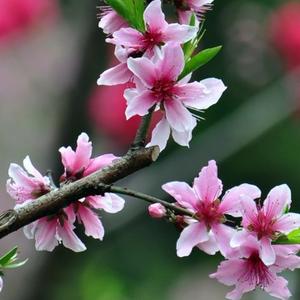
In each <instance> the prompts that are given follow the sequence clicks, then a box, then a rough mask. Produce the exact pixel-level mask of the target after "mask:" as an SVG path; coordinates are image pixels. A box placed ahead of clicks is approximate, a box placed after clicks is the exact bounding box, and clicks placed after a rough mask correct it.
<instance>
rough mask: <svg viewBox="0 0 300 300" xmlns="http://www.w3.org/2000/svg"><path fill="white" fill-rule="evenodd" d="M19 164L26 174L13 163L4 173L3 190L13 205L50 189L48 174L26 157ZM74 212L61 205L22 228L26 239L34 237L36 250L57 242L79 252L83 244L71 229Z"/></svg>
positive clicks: (48, 248)
mask: <svg viewBox="0 0 300 300" xmlns="http://www.w3.org/2000/svg"><path fill="white" fill-rule="evenodd" d="M23 165H24V168H25V170H26V171H27V172H28V174H27V173H26V172H25V171H24V170H23V169H22V168H21V167H20V166H18V165H17V164H11V165H10V167H9V170H8V174H9V176H10V177H11V179H9V180H8V181H7V191H8V193H9V194H10V196H11V197H12V198H13V199H15V200H16V203H17V205H16V208H18V207H20V206H23V205H25V204H26V203H28V202H30V201H34V199H36V198H38V197H40V196H42V195H44V194H47V193H49V192H50V190H51V186H50V181H49V178H48V177H43V176H42V175H41V173H40V172H39V171H38V170H37V169H36V168H35V167H34V166H33V165H32V163H31V161H30V158H29V157H28V156H27V157H26V158H25V159H24V161H23ZM74 222H75V214H74V212H73V211H72V209H70V208H65V209H63V210H61V211H60V212H59V213H57V214H55V215H53V216H49V217H44V218H41V219H39V220H38V221H35V222H33V223H31V224H30V225H27V226H25V227H24V233H25V235H26V237H27V238H29V239H33V238H35V241H36V243H35V246H36V249H37V250H47V251H52V250H53V249H54V248H55V247H56V246H57V245H58V244H59V242H62V243H63V245H64V246H65V247H67V248H70V249H72V250H73V251H76V252H78V251H83V250H85V249H86V248H85V246H84V245H83V243H82V242H81V241H80V240H79V238H78V237H77V236H76V235H75V233H74V232H73V229H74V225H73V223H74Z"/></svg>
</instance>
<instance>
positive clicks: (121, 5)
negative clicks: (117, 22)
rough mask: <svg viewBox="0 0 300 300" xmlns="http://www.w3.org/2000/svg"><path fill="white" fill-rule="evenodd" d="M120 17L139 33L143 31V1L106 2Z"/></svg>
mask: <svg viewBox="0 0 300 300" xmlns="http://www.w3.org/2000/svg"><path fill="white" fill-rule="evenodd" d="M106 2H107V4H109V5H110V6H111V7H112V8H113V9H114V10H115V11H116V12H117V13H118V14H119V15H120V16H121V17H123V18H124V19H125V20H126V21H127V22H128V23H129V24H130V25H131V26H133V27H134V28H136V29H137V30H139V31H144V30H145V24H144V18H143V14H144V9H145V2H144V0H106Z"/></svg>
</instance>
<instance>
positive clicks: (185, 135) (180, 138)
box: [172, 119, 197, 147]
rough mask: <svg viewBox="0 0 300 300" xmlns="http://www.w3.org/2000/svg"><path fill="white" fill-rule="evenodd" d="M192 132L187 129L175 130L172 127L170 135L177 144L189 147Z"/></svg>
mask: <svg viewBox="0 0 300 300" xmlns="http://www.w3.org/2000/svg"><path fill="white" fill-rule="evenodd" d="M194 121H195V127H196V124H197V122H196V119H194ZM192 132H193V130H187V131H182V132H179V131H176V130H175V129H172V137H173V139H174V141H175V142H176V143H177V144H179V145H180V146H186V147H189V144H190V141H191V139H192Z"/></svg>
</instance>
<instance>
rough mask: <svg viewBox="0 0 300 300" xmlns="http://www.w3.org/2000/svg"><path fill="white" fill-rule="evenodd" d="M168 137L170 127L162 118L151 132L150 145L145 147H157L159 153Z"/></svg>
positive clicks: (165, 144)
mask: <svg viewBox="0 0 300 300" xmlns="http://www.w3.org/2000/svg"><path fill="white" fill-rule="evenodd" d="M169 136H170V126H169V123H168V121H167V119H166V118H165V117H163V118H162V119H161V120H160V121H159V122H158V123H157V124H156V126H155V128H154V129H153V131H152V137H151V141H150V143H148V144H147V146H146V147H151V146H158V147H159V149H160V151H163V150H164V149H165V148H166V146H167V142H168V139H169Z"/></svg>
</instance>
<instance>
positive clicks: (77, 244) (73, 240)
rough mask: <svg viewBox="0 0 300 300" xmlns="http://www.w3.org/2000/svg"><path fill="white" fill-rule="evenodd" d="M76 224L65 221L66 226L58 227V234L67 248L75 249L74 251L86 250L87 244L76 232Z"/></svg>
mask: <svg viewBox="0 0 300 300" xmlns="http://www.w3.org/2000/svg"><path fill="white" fill-rule="evenodd" d="M73 230H74V226H73V225H72V224H70V223H69V222H64V226H63V227H62V226H58V227H57V234H58V236H59V238H60V239H61V242H62V243H63V245H64V246H65V247H66V248H69V249H71V250H73V251H74V252H82V251H85V250H86V247H85V245H84V244H83V243H82V241H81V240H80V239H79V238H78V236H77V235H76V234H75V233H74V231H73Z"/></svg>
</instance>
